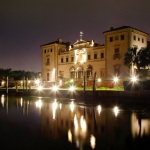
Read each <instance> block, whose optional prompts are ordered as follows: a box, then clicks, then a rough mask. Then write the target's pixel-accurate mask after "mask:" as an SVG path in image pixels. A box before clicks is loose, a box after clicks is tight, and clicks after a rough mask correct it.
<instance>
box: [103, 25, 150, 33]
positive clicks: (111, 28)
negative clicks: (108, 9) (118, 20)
mask: <svg viewBox="0 0 150 150" xmlns="http://www.w3.org/2000/svg"><path fill="white" fill-rule="evenodd" d="M127 28H132V29H135V30H138V31H140V32H143V31H141V30H139V29H136V28H133V27H131V26H121V27H118V28H113V27H110V30H107V31H104V32H103V33H106V32H111V31H116V30H121V29H127ZM143 33H145V34H148V33H146V32H143ZM148 35H149V34H148Z"/></svg>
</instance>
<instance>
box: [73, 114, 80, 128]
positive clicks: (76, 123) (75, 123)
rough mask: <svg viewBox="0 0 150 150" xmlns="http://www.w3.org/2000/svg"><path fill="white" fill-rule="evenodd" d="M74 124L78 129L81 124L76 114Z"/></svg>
mask: <svg viewBox="0 0 150 150" xmlns="http://www.w3.org/2000/svg"><path fill="white" fill-rule="evenodd" d="M74 126H75V129H76V130H78V127H79V125H78V120H77V116H76V114H75V116H74Z"/></svg>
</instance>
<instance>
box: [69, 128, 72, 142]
mask: <svg viewBox="0 0 150 150" xmlns="http://www.w3.org/2000/svg"><path fill="white" fill-rule="evenodd" d="M68 141H69V142H71V143H72V133H71V131H70V130H68Z"/></svg>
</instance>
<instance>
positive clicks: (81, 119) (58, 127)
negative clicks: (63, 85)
mask: <svg viewBox="0 0 150 150" xmlns="http://www.w3.org/2000/svg"><path fill="white" fill-rule="evenodd" d="M5 101H6V102H8V100H7V99H4V102H5ZM16 102H18V104H20V105H18V109H17V110H16V105H15V104H14V103H13V102H12V103H11V101H9V106H10V107H9V108H10V111H9V112H11V111H12V108H13V107H12V106H14V108H15V110H14V112H15V113H18V112H19V111H22V110H23V109H27V110H28V109H29V114H28V117H26V119H28V118H29V117H30V116H32V117H31V118H33V116H34V117H35V118H36V117H37V116H38V117H37V118H36V119H37V120H38V121H39V122H40V123H39V124H40V125H41V126H40V128H42V134H43V135H44V136H48V139H54V140H60V139H63V140H66V141H67V142H68V141H69V142H70V144H71V143H73V144H76V147H79V148H80V149H83V146H84V145H85V144H88V146H90V147H91V148H92V149H95V148H96V149H97V146H98V145H99V143H100V140H99V139H103V138H104V140H106V139H105V138H106V136H107V139H108V141H107V142H108V144H110V145H114V143H115V142H116V141H118V143H123V144H125V143H124V141H126V140H129V139H132V136H133V137H134V138H136V137H137V136H138V137H139V136H140V137H142V136H144V135H148V136H150V118H149V117H147V118H145V117H144V118H143V116H141V117H139V115H137V113H131V112H127V113H122V111H120V108H119V107H118V106H115V107H113V111H112V109H111V108H107V107H102V106H101V105H96V106H94V107H93V106H82V107H81V105H78V104H77V103H76V105H75V104H74V102H71V103H69V104H68V103H63V102H62V101H61V102H62V103H59V99H58V100H57V99H55V100H54V101H53V99H52V100H51V101H44V100H43V101H42V100H41V99H39V100H37V101H36V102H35V101H30V103H29V101H27V100H25V99H23V98H18V101H16ZM1 103H3V101H2V97H1ZM29 104H30V107H28V105H29ZM62 105H63V107H62ZM3 106H4V108H5V107H7V105H3V104H2V105H1V108H0V109H2V110H3V109H4V108H3ZM19 107H20V108H21V109H19ZM35 108H38V110H40V111H41V112H42V113H40V115H39V114H38V115H37V114H36V113H37V111H35V110H36V109H35ZM57 108H58V109H57ZM74 108H75V109H74ZM102 108H103V109H102ZM60 110H61V111H60ZM70 110H71V111H70ZM92 110H96V112H95V111H92ZM72 112H73V113H72ZM112 112H113V113H112ZM5 113H6V112H5ZM56 114H57V116H56ZM114 114H115V116H116V117H117V116H118V114H119V118H117V119H114ZM9 115H11V113H9V114H8V115H7V116H9ZM50 115H52V116H51V117H50ZM1 116H2V115H1ZM15 116H16V115H15ZM19 116H20V115H19ZM21 116H22V115H21ZM24 118H25V117H24ZM24 118H21V119H22V120H23V119H24ZM54 120H55V121H54ZM30 121H31V122H30V124H32V123H33V122H32V119H31V120H30ZM28 126H30V125H28ZM34 128H36V126H34ZM131 133H132V134H131ZM43 135H42V136H43ZM109 135H111V136H109ZM129 135H130V137H129ZM128 137H129V138H128ZM129 142H131V141H129ZM100 144H101V143H100ZM102 144H103V143H102ZM120 145H121V144H120Z"/></svg>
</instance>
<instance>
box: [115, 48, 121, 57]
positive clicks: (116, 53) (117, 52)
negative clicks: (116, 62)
mask: <svg viewBox="0 0 150 150" xmlns="http://www.w3.org/2000/svg"><path fill="white" fill-rule="evenodd" d="M120 57H121V55H120V50H119V48H118V47H116V48H115V49H114V55H113V59H120Z"/></svg>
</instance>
